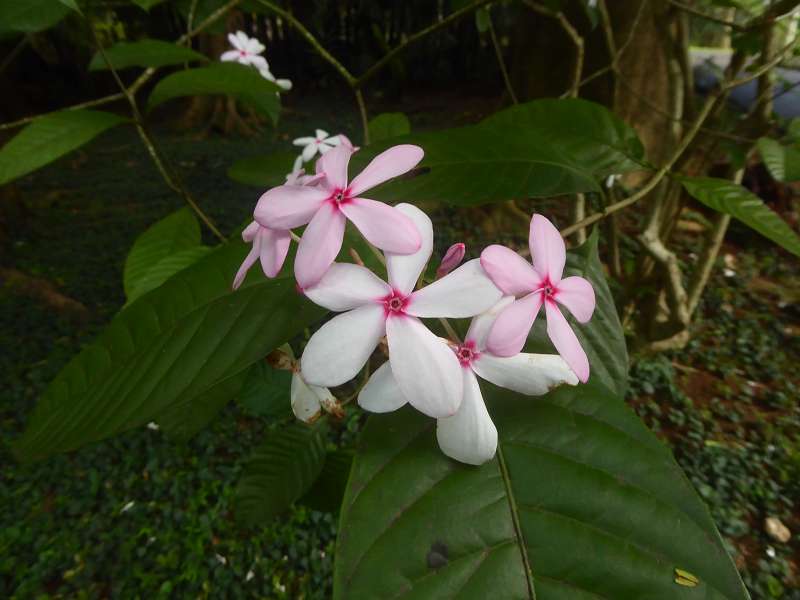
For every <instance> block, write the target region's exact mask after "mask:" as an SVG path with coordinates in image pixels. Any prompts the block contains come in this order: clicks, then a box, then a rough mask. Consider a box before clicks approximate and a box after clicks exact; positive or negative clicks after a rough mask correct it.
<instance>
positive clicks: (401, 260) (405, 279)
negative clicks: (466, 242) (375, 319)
mask: <svg viewBox="0 0 800 600" xmlns="http://www.w3.org/2000/svg"><path fill="white" fill-rule="evenodd" d="M340 147H341V146H340ZM328 154H330V152H329V153H328ZM395 209H396V210H398V211H400V212H402V213H403V214H404V215H406V216H407V217H409V218H410V219H411V220H412V221H413V222H414V225H416V227H417V231H418V232H419V235H420V241H421V243H420V247H419V250H417V251H416V252H415V253H414V254H395V253H392V252H386V253H385V254H386V270H387V272H388V274H389V284H390V285H391V286H392V287H393V288H395V289H396V290H398V291H400V292H402V293H403V294H405V295H408V294H410V293H411V292H412V291H413V290H414V286H415V285H416V284H417V279H419V276H420V274H421V273H422V270H423V269H424V268H425V264H426V263H427V262H428V259H429V258H430V257H431V253H432V252H433V223H431V220H430V217H428V215H426V214H425V213H424V212H422V211H421V210H420V209H418V208H417V207H416V206H412V205H411V204H398V205H397V206H395Z"/></svg>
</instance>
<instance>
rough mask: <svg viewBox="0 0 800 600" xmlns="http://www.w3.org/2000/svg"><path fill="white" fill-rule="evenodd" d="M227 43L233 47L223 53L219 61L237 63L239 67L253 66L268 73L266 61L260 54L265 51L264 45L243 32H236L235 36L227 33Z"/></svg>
mask: <svg viewBox="0 0 800 600" xmlns="http://www.w3.org/2000/svg"><path fill="white" fill-rule="evenodd" d="M228 41H229V42H230V43H231V46H233V50H228V51H227V52H223V53H222V55H221V56H220V57H219V59H220V60H222V61H224V62H237V63H239V64H241V65H247V66H253V67H255V68H256V69H258V70H259V71H267V72H269V65H268V64H267V59H266V58H264V57H263V56H261V53H262V52H264V50H266V46H264V44H262V43H261V42H259V41H258V40H257V39H256V38H251V37H248V36H247V34H246V33H245V32H243V31H237V32H236V33H235V34H233V33H229V34H228Z"/></svg>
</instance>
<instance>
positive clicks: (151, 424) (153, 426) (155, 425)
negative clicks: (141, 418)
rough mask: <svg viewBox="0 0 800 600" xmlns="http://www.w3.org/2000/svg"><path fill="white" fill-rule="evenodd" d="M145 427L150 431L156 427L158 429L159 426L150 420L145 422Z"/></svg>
mask: <svg viewBox="0 0 800 600" xmlns="http://www.w3.org/2000/svg"><path fill="white" fill-rule="evenodd" d="M147 428H148V429H149V430H150V431H158V429H159V427H158V423H156V422H155V421H150V422H149V423H148V424H147Z"/></svg>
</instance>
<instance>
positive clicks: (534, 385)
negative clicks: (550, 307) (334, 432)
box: [358, 296, 578, 465]
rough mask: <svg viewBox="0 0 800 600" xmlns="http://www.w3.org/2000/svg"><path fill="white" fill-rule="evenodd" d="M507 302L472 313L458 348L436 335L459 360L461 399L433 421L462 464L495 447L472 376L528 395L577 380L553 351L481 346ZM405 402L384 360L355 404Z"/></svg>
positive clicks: (376, 406)
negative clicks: (504, 352)
mask: <svg viewBox="0 0 800 600" xmlns="http://www.w3.org/2000/svg"><path fill="white" fill-rule="evenodd" d="M513 301H514V297H513V296H506V297H504V298H503V299H502V300H500V302H498V303H497V304H496V305H495V306H493V307H492V309H491V310H489V311H487V312H485V313H483V314H482V315H479V316H477V317H475V318H474V319H473V320H472V323H471V324H470V327H469V331H468V332H467V335H466V337H465V339H464V342H463V343H461V344H459V345H458V346H455V345H454V344H452V343H451V342H448V341H447V340H441V339H440V342H441V343H442V345H443V346H446V347H448V348H449V350H450V351H452V352H453V353H454V354H455V355H456V357H457V359H458V362H459V363H460V364H461V376H462V379H463V398H462V400H461V405H460V407H459V409H458V412H457V413H456V414H454V415H453V416H451V417H445V418H440V419H437V421H436V439H437V440H438V442H439V447H440V448H441V449H442V452H444V453H445V454H446V455H447V456H449V457H450V458H454V459H456V460H458V461H461V462H463V463H467V464H471V465H480V464H483V463H485V462H487V461H489V460H491V459H492V458H493V457H494V454H495V451H496V450H497V429H496V428H495V426H494V423H492V418H491V417H490V416H489V412H488V411H487V410H486V405H485V404H484V401H483V395H482V394H481V388H480V386H479V385H478V377H480V378H482V379H485V380H487V381H489V382H491V383H493V384H495V385H497V386H499V387H503V388H506V389H509V390H513V391H515V392H519V393H520V394H526V395H528V396H541V395H542V394H546V393H547V392H549V391H550V390H551V389H552V388H554V387H556V386H558V385H561V384H563V383H566V384H569V385H577V383H578V378H577V376H576V375H575V374H574V373H573V372H572V369H570V367H569V365H567V363H566V362H565V361H564V359H563V358H561V357H560V356H558V355H556V354H527V353H519V354H516V355H514V356H495V355H494V354H492V353H491V352H489V351H488V350H487V349H486V339H487V337H488V335H489V330H490V329H491V328H492V325H493V324H494V322H495V319H497V315H498V314H500V313H501V312H502V311H503V310H504V309H505V308H506V307H507V306H509V305H510V304H511V303H512V302H513ZM406 402H407V399H406V397H405V396H404V395H403V392H401V390H400V388H399V386H398V385H397V383H396V381H395V378H394V376H393V375H392V369H391V367H390V364H389V363H388V362H387V363H385V364H384V365H383V366H382V367H380V368H379V369H378V370H377V371H375V373H374V374H373V375H372V377H371V378H370V380H369V382H367V385H365V386H364V388H363V389H362V390H361V393H360V394H359V396H358V404H359V405H360V406H361V407H362V408H364V409H365V410H368V411H371V412H388V411H392V410H396V409H398V408H400V407H401V406H403V405H404V404H405V403H406Z"/></svg>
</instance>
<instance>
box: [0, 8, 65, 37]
mask: <svg viewBox="0 0 800 600" xmlns="http://www.w3.org/2000/svg"><path fill="white" fill-rule="evenodd" d="M70 8H71V7H69V6H68V5H67V3H65V2H56V1H55V0H0V31H16V32H19V33H36V32H38V31H43V30H45V29H49V28H50V27H52V26H53V25H55V24H56V23H58V22H59V21H61V19H63V18H64V17H65V16H66V15H67V14H68V13H69V10H70Z"/></svg>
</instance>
